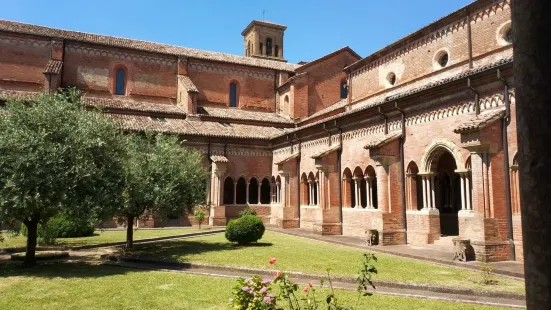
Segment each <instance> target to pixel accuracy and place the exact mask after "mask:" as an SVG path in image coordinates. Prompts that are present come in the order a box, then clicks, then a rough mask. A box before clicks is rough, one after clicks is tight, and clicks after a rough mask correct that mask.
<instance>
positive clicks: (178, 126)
mask: <svg viewBox="0 0 551 310" xmlns="http://www.w3.org/2000/svg"><path fill="white" fill-rule="evenodd" d="M105 115H106V116H108V117H111V118H112V119H113V120H114V121H115V123H116V124H117V125H118V126H119V127H120V128H121V129H123V130H126V131H132V132H146V131H151V132H158V133H171V134H198V132H197V130H195V128H193V126H191V125H190V124H189V122H187V121H186V120H184V119H177V118H164V119H158V118H151V117H149V116H140V115H123V114H105Z"/></svg>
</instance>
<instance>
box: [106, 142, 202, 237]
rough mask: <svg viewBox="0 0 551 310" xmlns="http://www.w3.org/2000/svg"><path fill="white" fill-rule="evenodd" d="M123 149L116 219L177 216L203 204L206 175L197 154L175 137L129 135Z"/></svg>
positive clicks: (199, 156)
mask: <svg viewBox="0 0 551 310" xmlns="http://www.w3.org/2000/svg"><path fill="white" fill-rule="evenodd" d="M126 149H127V157H126V160H125V162H124V176H125V181H126V182H125V189H124V194H123V198H124V203H122V204H121V205H120V206H119V208H118V210H117V212H116V213H117V215H118V216H119V217H123V218H127V219H130V220H131V221H132V220H133V219H135V218H138V217H141V216H143V215H144V214H158V213H160V214H179V213H183V212H190V211H191V210H192V208H193V207H194V206H196V205H200V204H201V203H203V200H204V198H205V190H206V181H207V178H208V172H207V170H206V169H205V168H204V165H203V162H202V155H201V153H199V152H198V151H195V150H192V149H189V148H186V147H183V146H182V145H181V143H180V141H179V140H178V138H177V137H176V136H168V135H161V134H159V135H153V134H146V135H145V136H143V135H129V136H128V137H127V140H126ZM129 237H131V236H129ZM129 241H130V243H128V244H131V240H129Z"/></svg>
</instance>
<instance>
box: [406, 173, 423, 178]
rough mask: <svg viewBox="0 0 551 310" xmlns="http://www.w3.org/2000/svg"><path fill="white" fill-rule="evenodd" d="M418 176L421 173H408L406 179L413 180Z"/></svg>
mask: <svg viewBox="0 0 551 310" xmlns="http://www.w3.org/2000/svg"><path fill="white" fill-rule="evenodd" d="M417 175H420V173H417V172H407V173H406V177H408V178H413V177H416V176H417Z"/></svg>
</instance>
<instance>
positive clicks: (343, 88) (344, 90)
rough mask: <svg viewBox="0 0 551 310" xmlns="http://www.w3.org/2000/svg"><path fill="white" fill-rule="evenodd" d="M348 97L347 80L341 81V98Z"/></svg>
mask: <svg viewBox="0 0 551 310" xmlns="http://www.w3.org/2000/svg"><path fill="white" fill-rule="evenodd" d="M346 97H348V85H346V80H342V81H341V99H346Z"/></svg>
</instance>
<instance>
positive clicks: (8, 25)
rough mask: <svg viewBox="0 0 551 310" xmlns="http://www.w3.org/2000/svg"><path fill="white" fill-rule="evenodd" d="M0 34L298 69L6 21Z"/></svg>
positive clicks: (219, 54) (253, 59)
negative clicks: (22, 34)
mask: <svg viewBox="0 0 551 310" xmlns="http://www.w3.org/2000/svg"><path fill="white" fill-rule="evenodd" d="M0 31H9V32H16V33H24V34H32V35H38V36H46V37H51V38H61V39H67V40H74V41H80V42H88V43H95V44H101V45H107V46H112V47H120V48H128V49H134V50H140V51H145V52H151V53H158V54H166V55H173V56H182V57H190V58H195V59H204V60H212V61H218V62H226V63H232V64H239V65H245V66H252V67H260V68H267V69H275V70H282V71H288V72H293V71H294V70H295V68H297V67H298V65H296V64H290V63H286V62H282V61H276V60H270V59H262V58H255V57H245V56H238V55H231V54H225V53H218V52H210V51H204V50H199V49H194V48H189V47H181V46H174V45H168V44H162V43H154V42H148V41H142V40H134V39H127V38H119V37H112V36H105V35H99V34H91V33H85V32H79V31H70V30H62V29H56V28H50V27H44V26H37V25H31V24H24V23H19V22H12V21H7V20H0Z"/></svg>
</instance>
